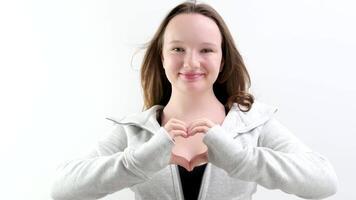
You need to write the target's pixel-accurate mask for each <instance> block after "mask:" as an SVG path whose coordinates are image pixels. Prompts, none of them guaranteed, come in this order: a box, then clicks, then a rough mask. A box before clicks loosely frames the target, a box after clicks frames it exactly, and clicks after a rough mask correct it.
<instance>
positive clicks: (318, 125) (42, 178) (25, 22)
mask: <svg viewBox="0 0 356 200" xmlns="http://www.w3.org/2000/svg"><path fill="white" fill-rule="evenodd" d="M180 2H181V1H165V0H160V1H143V0H142V1H108V0H101V1H99V0H97V1H94V0H85V1H84V0H83V1H79V0H70V1H69V0H62V1H49V0H32V1H19V0H12V1H5V0H3V1H1V3H0V92H1V96H0V134H1V138H0V153H1V155H0V158H1V165H0V186H1V199H29V200H42V199H43V200H46V199H50V196H49V191H50V181H51V178H52V173H53V171H54V169H55V167H56V166H57V165H58V164H59V163H60V162H62V161H64V160H67V159H71V158H75V157H80V156H81V155H83V154H85V153H86V152H89V151H90V150H91V149H92V148H93V146H94V145H95V143H96V141H97V140H98V139H99V138H100V137H101V136H102V135H103V134H105V133H106V132H107V131H108V130H109V129H110V128H111V125H112V123H111V122H109V121H107V120H105V119H104V118H105V117H108V116H118V117H120V116H123V115H125V114H129V113H132V112H140V111H141V108H142V95H141V89H140V82H139V71H138V68H139V67H140V66H139V65H140V61H141V58H142V53H143V52H142V51H138V53H137V54H136V55H135V56H134V53H135V52H136V51H137V50H138V49H139V47H140V45H142V44H143V43H145V42H147V41H148V40H149V39H150V38H151V37H152V36H153V33H154V32H155V30H156V28H157V27H158V25H159V23H160V21H161V20H162V19H163V17H164V16H165V15H166V13H167V12H168V11H169V10H170V9H171V8H173V7H174V6H175V5H177V4H178V3H180ZM205 2H207V3H210V4H211V5H212V6H213V7H214V8H216V10H217V11H218V12H219V13H220V14H221V15H222V16H223V18H224V19H225V21H226V23H227V24H228V26H229V27H230V31H231V32H232V34H233V36H234V38H235V41H236V44H237V47H238V49H239V50H240V52H241V54H242V55H243V57H244V59H245V62H246V65H247V67H248V70H249V72H250V75H251V78H252V92H253V94H254V95H255V96H256V98H257V99H259V100H261V101H264V102H265V103H269V104H272V105H275V106H278V107H279V112H278V114H277V118H278V119H279V120H280V121H281V122H282V123H284V124H285V125H286V126H287V127H289V129H290V130H292V131H293V132H294V134H295V135H297V137H298V138H300V139H301V140H302V141H304V142H305V143H306V144H307V145H309V146H310V147H311V148H312V149H314V150H315V151H317V152H319V153H321V154H323V155H325V156H326V157H327V158H328V159H329V160H330V162H331V163H332V164H333V166H334V168H335V171H336V173H337V175H338V177H339V189H338V192H337V194H336V195H334V196H332V197H330V198H328V199H330V200H341V199H355V197H356V195H355V194H354V192H353V191H354V187H353V185H354V184H353V183H354V179H355V178H356V175H355V173H354V170H355V169H356V160H355V159H356V157H355V153H354V149H353V147H354V141H355V139H356V136H355V134H356V128H355V122H356V121H355V117H354V115H355V113H356V105H355V104H356V88H355V85H356V78H355V77H354V76H355V72H356V70H355V68H356V61H355V58H356V38H355V36H356V29H355V21H356V12H355V10H356V6H355V3H354V2H353V1H351V0H350V1H347V0H338V1H336V0H334V1H332V0H294V1H288V0H270V1H263V0H254V1H242V0H238V1H236V0H234V1H233V0H231V1H205ZM131 60H132V62H131ZM104 199H106V200H114V199H133V193H132V192H131V191H129V190H128V189H125V190H122V191H119V192H117V193H115V194H113V195H110V196H107V197H106V198H104ZM254 199H255V200H262V199H276V200H282V199H283V200H284V199H299V198H297V197H295V196H293V195H289V194H285V193H283V192H281V191H280V190H266V189H264V188H263V187H258V190H257V193H256V195H255V196H254Z"/></svg>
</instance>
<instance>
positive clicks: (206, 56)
mask: <svg viewBox="0 0 356 200" xmlns="http://www.w3.org/2000/svg"><path fill="white" fill-rule="evenodd" d="M163 38H164V39H163V41H164V42H163V48H162V63H163V67H164V69H165V73H166V76H167V79H168V80H169V82H170V83H171V84H172V90H179V91H181V92H184V93H189V92H193V93H197V92H198V93H200V92H206V91H212V88H213V84H214V82H215V81H216V79H217V77H218V75H219V71H220V68H221V67H222V50H221V40H222V39H221V33H220V30H219V27H218V26H217V24H216V23H215V22H214V21H213V20H212V19H210V18H208V17H206V16H204V15H201V14H179V15H177V16H175V17H173V19H171V20H170V22H169V23H168V25H167V27H166V29H165V33H164V36H163Z"/></svg>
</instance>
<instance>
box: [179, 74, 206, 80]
mask: <svg viewBox="0 0 356 200" xmlns="http://www.w3.org/2000/svg"><path fill="white" fill-rule="evenodd" d="M179 75H180V76H182V77H183V78H184V79H186V80H197V79H199V78H201V77H203V76H204V75H205V74H203V73H194V74H183V73H179Z"/></svg>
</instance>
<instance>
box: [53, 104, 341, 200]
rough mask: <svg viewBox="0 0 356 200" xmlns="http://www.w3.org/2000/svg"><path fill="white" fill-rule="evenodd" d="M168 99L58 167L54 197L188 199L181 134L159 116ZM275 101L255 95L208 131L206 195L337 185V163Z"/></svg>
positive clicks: (245, 197)
mask: <svg viewBox="0 0 356 200" xmlns="http://www.w3.org/2000/svg"><path fill="white" fill-rule="evenodd" d="M159 109H163V106H162V105H155V106H152V107H151V108H149V109H147V110H145V111H143V112H141V113H135V114H131V115H126V116H125V117H123V118H121V119H120V120H119V119H115V118H113V117H112V118H107V119H109V120H111V121H113V128H112V131H110V133H109V134H108V135H107V136H106V137H103V138H102V139H101V140H100V141H99V142H98V144H97V147H96V149H94V150H93V151H92V152H91V153H90V154H88V155H87V156H86V157H83V158H80V159H73V160H69V161H66V162H64V163H62V164H61V165H59V166H58V168H57V172H56V175H55V177H54V181H53V185H52V191H51V195H52V197H53V199H55V200H87V199H98V198H101V197H104V196H106V195H108V194H111V193H114V192H117V191H119V190H121V189H124V188H130V189H131V190H132V191H133V192H134V193H135V199H136V200H141V199H147V200H153V199H162V200H183V199H184V197H183V191H182V186H181V182H180V177H179V172H178V167H177V165H173V164H169V161H170V155H171V150H172V148H173V146H174V141H173V140H172V139H171V138H170V137H169V135H168V133H167V131H166V130H165V129H164V128H163V127H161V126H160V124H159V123H158V122H157V119H156V116H157V111H158V110H159ZM277 110H278V109H277V108H276V107H273V106H270V105H267V104H264V103H262V102H259V101H255V103H254V104H253V106H252V108H251V110H250V111H248V112H242V111H241V110H240V109H239V107H238V106H237V103H234V104H233V107H232V108H231V109H230V111H229V112H228V114H227V116H226V117H225V119H224V121H223V123H222V124H221V125H218V124H217V125H215V126H213V127H212V128H210V129H209V131H208V132H207V133H206V134H205V136H204V138H203V142H204V143H205V144H206V145H207V147H208V164H207V166H206V169H205V172H204V175H203V179H202V183H201V186H200V192H199V197H198V199H199V200H228V199H233V200H249V199H252V195H253V194H254V193H255V192H256V187H257V185H261V186H263V187H265V188H268V189H279V190H281V191H283V192H285V193H289V194H293V195H296V196H299V197H301V198H305V199H322V198H325V197H328V196H330V195H333V194H335V193H336V190H337V185H338V181H337V177H336V175H335V172H334V169H333V167H332V166H331V164H330V162H329V161H328V160H327V158H325V157H324V156H322V155H320V154H319V153H317V152H315V151H313V150H311V149H310V148H309V147H307V146H306V145H305V144H304V143H302V142H301V141H300V140H299V139H298V138H296V137H295V136H294V135H293V134H292V133H291V132H290V131H289V130H288V129H287V128H286V127H285V126H283V125H282V124H281V123H280V122H278V120H276V119H275V117H274V114H275V113H276V111H277Z"/></svg>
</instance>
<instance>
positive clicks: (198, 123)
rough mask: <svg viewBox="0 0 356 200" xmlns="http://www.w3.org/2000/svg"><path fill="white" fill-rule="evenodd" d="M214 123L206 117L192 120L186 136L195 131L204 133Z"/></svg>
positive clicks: (195, 132) (193, 133) (191, 134)
mask: <svg viewBox="0 0 356 200" xmlns="http://www.w3.org/2000/svg"><path fill="white" fill-rule="evenodd" d="M215 125H216V124H215V123H214V122H212V121H211V120H209V119H207V118H200V119H197V120H195V121H193V122H192V123H191V124H190V126H189V127H188V137H189V136H193V135H195V134H197V133H204V134H206V133H207V132H208V130H209V129H210V128H211V127H213V126H215Z"/></svg>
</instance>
